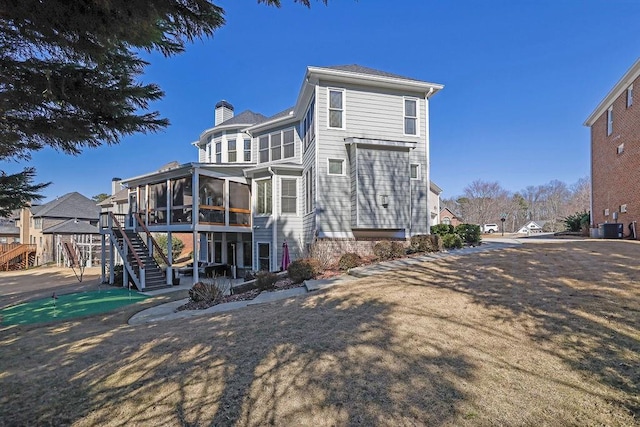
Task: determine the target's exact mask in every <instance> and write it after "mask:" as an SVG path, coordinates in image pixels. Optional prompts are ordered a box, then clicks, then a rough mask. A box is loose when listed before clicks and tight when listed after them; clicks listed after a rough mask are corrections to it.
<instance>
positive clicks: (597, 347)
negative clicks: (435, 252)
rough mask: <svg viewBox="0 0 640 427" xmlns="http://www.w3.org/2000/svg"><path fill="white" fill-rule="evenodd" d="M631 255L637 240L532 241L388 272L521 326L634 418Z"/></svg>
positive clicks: (637, 381)
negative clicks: (443, 291)
mask: <svg viewBox="0 0 640 427" xmlns="http://www.w3.org/2000/svg"><path fill="white" fill-rule="evenodd" d="M514 251H515V252H517V253H519V255H518V256H514V253H515V252H514ZM639 255H640V245H639V244H637V242H620V241H618V242H612V241H598V242H595V241H586V242H579V243H566V242H563V243H551V244H533V245H523V246H522V247H518V248H514V249H507V250H503V251H492V252H488V253H479V254H477V255H475V256H462V257H456V258H455V259H449V260H448V261H445V262H446V263H447V264H445V267H444V269H443V268H442V264H435V263H426V264H422V265H421V266H420V267H418V268H417V270H414V271H413V272H407V271H399V272H396V273H393V274H392V275H391V277H392V278H396V279H398V280H400V281H402V283H405V284H407V285H409V286H433V287H440V288H444V289H449V290H453V291H455V292H458V293H462V294H465V295H468V296H469V297H471V298H472V300H473V301H474V302H475V303H478V304H480V305H482V306H485V307H488V308H491V309H493V310H494V311H495V310H497V312H496V315H495V318H496V319H497V320H502V321H506V322H514V323H518V322H519V323H521V324H523V325H528V326H527V327H528V335H529V337H531V339H533V340H535V341H536V342H537V343H539V344H540V348H543V349H544V350H545V351H547V352H550V353H551V354H553V355H555V356H557V357H559V358H561V360H563V361H564V363H566V364H567V365H568V366H570V367H571V368H572V369H575V370H578V371H579V372H582V374H583V375H584V376H585V377H586V378H590V379H593V378H595V379H597V381H598V382H600V383H602V384H604V385H606V386H608V387H611V388H613V389H614V390H617V391H618V393H617V395H618V396H619V399H618V400H617V401H616V402H614V403H616V404H618V405H621V406H622V407H625V408H627V410H628V411H629V412H630V413H631V414H632V415H633V416H635V419H640V370H639V369H638V366H640V288H639V287H638V283H639V282H640V267H639V266H638V263H637V260H638V256H639ZM420 275H422V277H429V278H430V279H429V281H428V282H425V281H423V280H421V279H418V278H417V277H416V276H420ZM498 313H499V314H498ZM530 320H532V323H529V321H530ZM546 343H552V344H553V345H545V344H546Z"/></svg>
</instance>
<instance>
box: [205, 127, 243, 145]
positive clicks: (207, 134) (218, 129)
mask: <svg viewBox="0 0 640 427" xmlns="http://www.w3.org/2000/svg"><path fill="white" fill-rule="evenodd" d="M250 126H251V123H236V124H231V125H220V126H216V127H212V128H209V129H206V130H204V131H202V133H201V134H200V140H199V141H198V142H197V143H202V138H206V137H207V136H209V135H210V134H212V133H215V132H222V131H225V130H229V129H238V133H241V132H244V130H245V129H247V128H249V127H250Z"/></svg>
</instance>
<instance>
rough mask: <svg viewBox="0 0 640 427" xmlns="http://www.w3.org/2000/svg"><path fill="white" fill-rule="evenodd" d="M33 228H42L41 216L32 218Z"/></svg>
mask: <svg viewBox="0 0 640 427" xmlns="http://www.w3.org/2000/svg"><path fill="white" fill-rule="evenodd" d="M33 228H37V229H40V228H42V218H33Z"/></svg>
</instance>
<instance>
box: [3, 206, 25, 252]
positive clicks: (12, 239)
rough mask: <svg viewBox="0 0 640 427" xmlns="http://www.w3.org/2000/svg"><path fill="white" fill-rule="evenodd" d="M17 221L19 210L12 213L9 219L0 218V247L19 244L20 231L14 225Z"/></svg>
mask: <svg viewBox="0 0 640 427" xmlns="http://www.w3.org/2000/svg"><path fill="white" fill-rule="evenodd" d="M19 220H20V210H19V209H18V210H15V211H13V213H12V215H11V216H10V217H9V218H0V245H1V244H11V243H20V229H19V228H18V226H17V225H16V222H19Z"/></svg>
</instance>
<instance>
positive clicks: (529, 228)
mask: <svg viewBox="0 0 640 427" xmlns="http://www.w3.org/2000/svg"><path fill="white" fill-rule="evenodd" d="M546 223H547V221H529V222H527V223H526V224H525V225H523V226H522V227H520V228H519V229H518V231H516V233H520V234H532V233H542V228H543V227H544V225H545V224H546Z"/></svg>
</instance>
